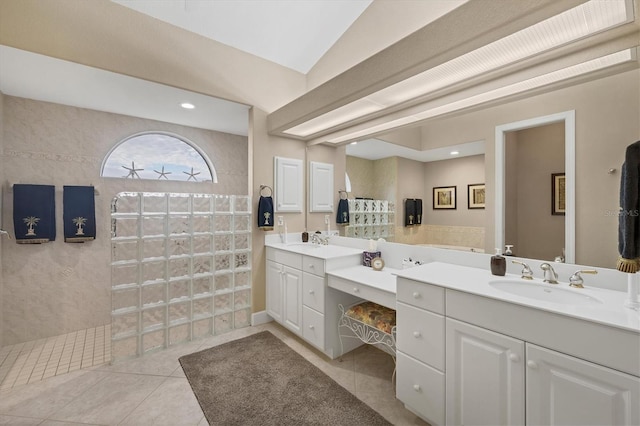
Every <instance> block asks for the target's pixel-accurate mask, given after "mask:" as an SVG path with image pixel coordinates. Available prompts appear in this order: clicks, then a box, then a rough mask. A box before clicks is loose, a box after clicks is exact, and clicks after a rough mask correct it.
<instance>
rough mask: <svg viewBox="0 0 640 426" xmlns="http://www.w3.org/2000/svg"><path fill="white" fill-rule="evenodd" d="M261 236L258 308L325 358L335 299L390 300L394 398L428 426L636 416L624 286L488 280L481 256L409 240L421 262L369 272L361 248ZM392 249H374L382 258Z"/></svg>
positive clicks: (638, 333) (637, 339) (395, 249)
mask: <svg viewBox="0 0 640 426" xmlns="http://www.w3.org/2000/svg"><path fill="white" fill-rule="evenodd" d="M335 239H336V240H338V241H339V238H338V237H336V238H335ZM390 244H393V243H390ZM266 245H267V280H266V285H267V312H268V314H269V315H270V316H271V317H272V318H273V319H274V320H275V321H277V322H279V323H280V324H282V325H283V326H285V327H287V328H288V329H289V330H291V331H292V332H294V333H295V334H297V335H299V336H300V337H301V338H302V339H304V340H305V341H307V342H308V343H310V344H311V345H313V346H315V347H317V348H318V349H320V350H321V351H322V352H323V353H325V354H326V355H327V356H329V357H330V358H332V359H333V358H336V357H337V356H339V355H340V354H341V353H342V351H341V347H340V342H339V338H338V333H337V322H338V318H339V312H338V308H337V307H338V304H342V305H343V306H349V305H351V304H353V303H356V302H359V301H361V300H362V299H366V300H370V301H373V302H376V303H378V304H382V305H384V306H387V307H392V308H395V309H396V318H397V342H396V347H397V358H396V365H397V375H396V396H397V398H398V399H399V400H401V401H402V402H403V403H404V404H405V406H406V407H407V408H409V409H410V410H411V411H413V412H415V413H416V414H417V415H419V416H420V417H422V418H423V419H425V420H426V421H428V422H429V423H431V424H433V425H460V424H486V425H539V424H573V425H589V424H591V425H638V424H640V315H639V313H638V312H637V311H633V310H631V309H627V308H625V307H623V305H624V300H625V297H626V294H625V293H623V292H620V291H613V290H608V289H602V288H599V287H594V286H589V285H587V286H585V288H583V289H573V288H570V287H569V286H568V284H567V283H562V282H561V283H560V284H557V285H552V284H547V283H543V282H542V281H541V280H540V279H537V278H535V279H533V280H523V279H521V278H520V275H514V274H507V275H506V276H504V277H496V276H493V275H491V273H490V272H489V271H488V270H487V269H483V268H482V267H479V265H481V264H485V265H488V259H489V255H484V254H465V256H467V258H465V261H468V263H471V264H472V263H473V262H475V265H476V266H478V267H469V266H460V265H456V264H453V263H448V262H449V260H446V261H438V260H439V259H438V256H440V258H441V259H450V260H452V258H451V257H450V256H459V254H452V252H451V251H447V250H444V251H440V252H434V251H433V250H437V249H431V248H420V249H418V250H423V251H421V252H420V253H419V254H420V256H421V260H424V261H427V262H428V263H426V264H424V265H421V266H417V267H413V268H411V269H393V268H390V267H385V269H383V270H382V271H374V270H373V269H371V268H366V267H363V266H361V259H362V248H350V247H343V246H340V245H334V244H331V245H329V246H321V245H320V246H318V245H313V244H310V243H306V244H303V243H293V244H281V243H266ZM403 250H414V251H413V252H411V253H414V254H415V250H416V248H415V247H412V248H408V247H404V245H402V244H393V246H389V247H385V248H383V252H385V253H387V259H389V262H388V263H389V264H393V265H395V264H398V259H397V258H398V257H399V256H402V255H404V254H402V253H404V252H403ZM429 250H431V251H429ZM407 253H408V252H407ZM437 253H440V254H437ZM446 256H448V257H446ZM468 256H472V257H468ZM394 257H395V258H394ZM399 259H402V257H399ZM564 272H565V274H566V271H564ZM603 275H604V274H603ZM359 344H361V343H360V342H358V341H357V340H355V339H348V341H345V347H344V352H348V351H349V350H351V349H353V348H354V347H356V346H358V345H359Z"/></svg>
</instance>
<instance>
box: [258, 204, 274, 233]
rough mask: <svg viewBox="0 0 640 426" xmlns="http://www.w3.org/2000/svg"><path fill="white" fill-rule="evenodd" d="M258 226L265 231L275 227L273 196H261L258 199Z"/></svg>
mask: <svg viewBox="0 0 640 426" xmlns="http://www.w3.org/2000/svg"><path fill="white" fill-rule="evenodd" d="M258 228H260V229H262V230H263V231H271V230H272V229H273V198H271V197H265V196H263V195H261V196H260V200H259V201H258Z"/></svg>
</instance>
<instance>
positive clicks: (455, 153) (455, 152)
mask: <svg viewBox="0 0 640 426" xmlns="http://www.w3.org/2000/svg"><path fill="white" fill-rule="evenodd" d="M449 154H451V155H458V154H460V152H459V151H451V152H450V153H449Z"/></svg>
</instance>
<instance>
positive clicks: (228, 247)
mask: <svg viewBox="0 0 640 426" xmlns="http://www.w3.org/2000/svg"><path fill="white" fill-rule="evenodd" d="M111 246H112V249H111V285H112V287H111V294H112V298H111V300H112V311H111V315H112V326H111V329H112V337H111V346H112V347H111V353H112V359H113V360H118V359H122V358H129V357H135V356H141V355H144V354H145V353H147V352H150V351H154V350H157V349H161V348H166V347H168V346H171V345H174V344H176V343H181V342H185V341H190V340H193V339H196V338H199V337H203V336H208V335H212V334H221V333H224V332H227V331H230V330H232V329H234V328H241V327H246V326H248V325H250V318H251V201H250V198H249V197H248V196H237V195H211V194H168V193H149V192H123V193H120V194H118V195H117V196H116V197H115V198H114V199H113V202H112V206H111Z"/></svg>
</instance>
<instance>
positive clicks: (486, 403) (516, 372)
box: [446, 318, 525, 426]
mask: <svg viewBox="0 0 640 426" xmlns="http://www.w3.org/2000/svg"><path fill="white" fill-rule="evenodd" d="M446 322H447V332H446V341H447V343H446V353H447V356H446V362H447V374H446V377H447V379H446V388H447V392H446V394H447V396H446V401H447V402H446V406H447V421H446V423H447V424H451V425H462V424H477V425H510V426H517V425H523V424H524V420H525V389H524V384H525V368H524V365H525V346H524V342H523V341H522V340H518V339H513V338H511V337H508V336H505V335H502V334H499V333H494V332H492V331H489V330H485V329H482V328H479V327H475V326H472V325H470V324H466V323H463V322H460V321H456V320H452V319H450V318H447V320H446Z"/></svg>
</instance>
